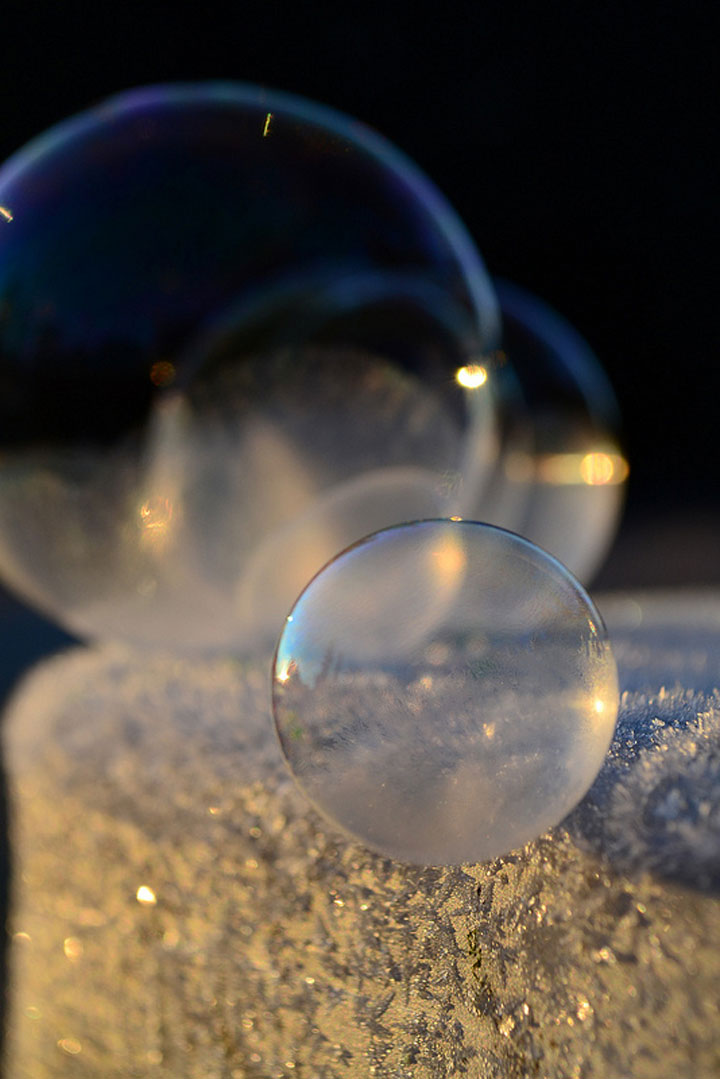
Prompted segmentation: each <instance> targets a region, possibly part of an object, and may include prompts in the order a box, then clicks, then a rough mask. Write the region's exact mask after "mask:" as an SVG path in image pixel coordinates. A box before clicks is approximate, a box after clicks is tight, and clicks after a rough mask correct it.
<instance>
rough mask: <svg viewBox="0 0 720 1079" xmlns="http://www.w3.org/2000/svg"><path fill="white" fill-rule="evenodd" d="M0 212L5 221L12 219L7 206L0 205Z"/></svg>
mask: <svg viewBox="0 0 720 1079" xmlns="http://www.w3.org/2000/svg"><path fill="white" fill-rule="evenodd" d="M0 214H2V216H3V217H4V218H5V220H6V221H12V219H13V215H12V211H10V210H8V208H7V206H0Z"/></svg>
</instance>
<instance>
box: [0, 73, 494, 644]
mask: <svg viewBox="0 0 720 1079" xmlns="http://www.w3.org/2000/svg"><path fill="white" fill-rule="evenodd" d="M0 202H1V203H2V205H3V206H4V207H5V210H6V213H5V217H4V219H3V221H2V222H1V223H0V224H1V225H2V230H3V231H2V234H1V235H0V299H1V302H2V310H3V322H2V328H1V330H0V370H1V371H2V381H3V385H4V389H5V393H4V395H3V399H2V403H1V404H0V408H1V409H2V421H3V422H2V430H3V447H2V449H3V453H2V458H1V461H0V566H1V567H2V571H3V573H4V575H5V576H6V578H7V580H8V581H9V583H10V584H11V585H14V586H15V587H16V588H17V589H18V591H19V592H20V593H21V594H22V595H24V596H25V597H26V598H28V599H30V600H31V601H33V602H35V603H36V604H37V605H38V606H39V607H40V608H41V609H44V610H46V611H47V612H48V613H50V614H51V615H53V616H54V617H57V618H58V619H60V621H62V622H63V623H64V624H65V625H67V626H68V627H69V628H71V629H72V630H74V631H75V632H78V633H80V634H81V635H87V636H91V637H93V636H97V637H116V636H117V637H121V638H124V639H126V640H130V641H133V642H135V643H138V644H143V645H147V644H154V645H161V646H163V647H171V648H172V647H180V648H185V647H189V648H193V649H207V650H212V649H215V648H223V647H224V648H228V647H238V646H239V647H246V646H247V643H248V642H249V641H251V640H255V639H257V638H258V637H261V638H268V639H272V638H273V637H274V636H275V634H276V632H277V628H278V626H279V621H280V620H281V619H282V616H283V614H284V613H285V612H286V611H287V609H288V607H289V605H290V604H291V603H292V601H293V599H294V598H295V596H296V595H297V593H298V592H299V590H300V589H301V588H302V587H303V586H304V584H305V583H306V582H307V580H308V579H309V577H310V576H312V574H313V573H314V572H315V571H316V570H317V569H319V568H320V566H322V564H323V563H324V562H325V561H327V559H329V558H330V557H332V556H333V555H334V554H335V553H336V552H337V551H338V550H339V549H340V548H342V547H344V546H346V545H347V543H349V542H352V541H354V540H356V539H359V538H360V537H361V536H363V535H365V534H366V533H367V532H369V531H373V530H374V529H375V528H378V527H381V526H382V525H387V524H393V523H398V521H399V520H402V519H405V517H409V518H410V519H412V518H416V517H419V516H427V515H430V516H443V515H446V514H447V513H450V512H452V511H453V510H454V509H456V508H459V507H462V506H463V505H468V506H469V505H475V504H477V502H478V499H480V498H481V494H482V488H483V486H484V484H485V482H486V477H487V476H488V474H489V472H490V471H491V469H492V467H493V465H494V461H495V457H496V453H497V449H496V430H495V414H496V405H495V401H494V397H493V388H492V370H491V365H492V359H491V356H492V350H493V348H494V347H495V346H496V345H497V344H498V342H499V338H500V330H499V319H498V312H497V309H496V302H495V298H494V294H493V290H492V287H491V285H490V282H489V280H488V278H487V276H486V274H485V271H484V268H483V266H482V263H481V260H480V257H479V255H478V254H477V252H476V250H475V248H474V245H473V244H472V242H471V240H470V239H469V237H468V235H467V234H466V232H465V230H464V228H463V226H462V225H461V223H460V221H459V220H458V218H457V217H456V215H455V214H454V212H453V211H452V210H451V208H450V207H449V205H448V204H447V203H446V202H445V200H444V199H443V198H442V196H441V195H440V194H439V193H438V191H437V190H436V189H435V188H434V187H433V185H432V184H431V182H430V181H429V180H427V179H426V178H425V177H424V176H423V175H422V174H421V173H420V172H419V171H418V170H417V169H416V168H415V167H414V166H413V165H412V164H411V163H410V162H409V161H407V160H406V159H405V158H404V157H403V155H401V154H400V152H399V151H396V150H395V149H394V148H393V147H392V146H391V145H390V144H388V143H387V142H386V141H385V140H383V139H382V138H381V137H380V136H377V135H375V134H373V133H371V132H370V131H369V130H368V129H366V128H365V127H363V126H362V125H361V124H359V123H356V122H355V121H352V120H349V119H347V118H345V117H342V116H340V115H338V114H336V113H334V112H332V111H331V110H329V109H326V108H324V107H321V106H318V105H314V104H311V103H308V102H306V101H302V100H299V99H297V98H293V97H288V96H286V95H282V94H275V93H272V92H267V91H265V90H264V89H262V88H260V87H251V86H243V85H236V84H203V85H196V86H172V87H158V88H150V89H145V90H140V91H136V92H134V93H130V94H127V95H124V96H121V97H120V98H116V99H112V100H110V101H109V102H107V103H104V104H102V105H100V106H98V107H96V108H95V109H92V110H91V111H89V112H87V113H84V114H81V115H80V116H77V117H75V118H73V119H71V120H69V121H66V122H65V123H63V124H61V125H59V126H58V127H57V128H55V129H53V130H51V131H50V132H48V133H46V134H45V135H42V136H41V137H40V138H38V139H36V140H35V141H34V142H32V143H31V144H30V145H29V146H27V147H26V148H25V149H24V150H22V151H21V152H20V153H19V154H17V155H16V156H15V157H14V158H12V159H11V160H10V161H9V162H8V163H7V164H6V165H5V166H4V168H3V170H2V172H1V173H0ZM486 355H487V356H488V357H490V358H489V359H487V360H482V358H483V357H484V356H486ZM481 361H482V363H481ZM476 369H478V370H482V372H483V378H482V383H483V385H482V392H480V386H479V385H477V384H475V382H473V381H472V379H470V381H468V380H467V379H465V380H463V379H462V378H458V377H456V374H457V372H458V371H464V372H471V371H474V370H476ZM398 514H402V517H398V516H397V515H398ZM268 559H270V563H269V564H268ZM273 564H274V566H276V567H282V569H281V571H280V572H275V571H274V566H273ZM268 568H269V570H270V572H269V573H268V572H267V570H268Z"/></svg>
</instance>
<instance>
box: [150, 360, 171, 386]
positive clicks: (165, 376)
mask: <svg viewBox="0 0 720 1079" xmlns="http://www.w3.org/2000/svg"><path fill="white" fill-rule="evenodd" d="M176 373H177V372H176V371H175V364H174V363H170V361H169V360H158V361H157V363H154V364H153V365H152V367H151V368H150V381H151V382H152V384H153V386H169V385H170V383H171V382H174V381H175V375H176Z"/></svg>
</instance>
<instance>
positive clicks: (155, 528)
mask: <svg viewBox="0 0 720 1079" xmlns="http://www.w3.org/2000/svg"><path fill="white" fill-rule="evenodd" d="M173 512H174V510H173V504H172V501H171V500H170V499H169V498H163V497H161V496H157V497H156V498H149V499H147V501H146V502H143V504H142V505H141V506H140V509H139V510H138V517H139V522H138V523H139V525H140V528H141V529H142V538H143V541H144V542H145V543H148V544H151V545H152V546H159V545H160V546H161V545H163V544H164V542H165V540H166V539H167V535H168V531H169V529H170V522H171V521H172V519H173Z"/></svg>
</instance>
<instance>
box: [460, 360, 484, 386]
mask: <svg viewBox="0 0 720 1079" xmlns="http://www.w3.org/2000/svg"><path fill="white" fill-rule="evenodd" d="M487 377H488V375H487V371H486V369H485V368H484V367H481V366H480V364H477V363H469V364H467V365H466V366H465V367H460V368H458V370H457V371H456V372H455V379H456V381H457V382H459V384H460V385H461V386H464V387H465V389H466V390H477V389H479V388H480V386H484V385H485V383H486V382H487Z"/></svg>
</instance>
